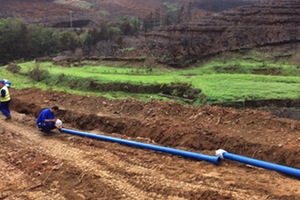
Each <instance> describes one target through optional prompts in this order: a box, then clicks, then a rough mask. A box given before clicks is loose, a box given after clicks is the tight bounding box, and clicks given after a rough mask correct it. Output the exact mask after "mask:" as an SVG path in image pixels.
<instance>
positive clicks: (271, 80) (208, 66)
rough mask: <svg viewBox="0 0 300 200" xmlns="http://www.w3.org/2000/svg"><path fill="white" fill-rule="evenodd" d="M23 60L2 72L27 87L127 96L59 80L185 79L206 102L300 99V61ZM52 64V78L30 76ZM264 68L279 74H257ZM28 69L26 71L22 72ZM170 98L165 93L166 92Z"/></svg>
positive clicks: (134, 81)
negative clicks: (165, 64) (148, 63)
mask: <svg viewBox="0 0 300 200" xmlns="http://www.w3.org/2000/svg"><path fill="white" fill-rule="evenodd" d="M18 65H19V66H21V70H20V73H19V74H12V73H10V72H8V71H7V70H6V68H7V66H4V67H1V68H0V72H1V77H0V78H6V79H9V80H10V81H11V82H12V83H13V85H12V87H13V88H16V89H22V88H29V87H37V88H41V89H44V90H47V89H52V90H60V91H67V92H70V93H77V94H82V95H85V94H89V95H96V96H99V95H101V96H106V97H109V98H126V97H128V96H129V95H130V96H131V95H133V94H126V93H124V92H109V93H108V92H88V91H85V90H83V89H76V88H75V89H74V88H73V89H70V88H69V86H68V85H66V84H63V83H62V84H57V82H58V80H59V77H60V78H61V77H62V76H63V77H64V78H67V79H69V80H83V79H91V80H94V81H96V82H97V83H111V82H119V83H120V82H121V83H131V84H137V85H139V84H143V85H147V84H168V83H172V82H173V83H174V82H184V83H189V84H191V85H192V87H193V88H199V89H201V90H202V93H204V94H205V96H206V103H216V102H228V101H244V100H250V99H251V100H255V99H278V98H289V99H295V98H299V97H300V69H299V66H295V65H291V64H284V63H278V62H275V63H272V62H263V63H261V62H258V61H253V60H247V59H244V60H243V59H239V60H236V59H231V60H226V62H225V61H224V60H223V59H219V60H213V61H210V62H207V63H205V64H202V65H199V66H194V67H191V68H188V69H170V68H153V69H151V70H149V68H143V67H139V68H137V67H111V66H105V65H103V64H102V65H99V66H98V65H96V64H95V63H92V62H85V64H84V65H83V66H81V67H75V66H71V67H62V66H58V65H54V64H52V63H50V62H44V63H39V64H37V63H35V62H33V61H32V62H25V63H18ZM37 67H38V68H39V69H41V70H47V71H48V72H49V74H48V76H47V78H46V79H45V80H43V81H40V82H37V81H34V80H32V79H31V78H29V77H28V76H26V75H25V74H27V73H28V72H30V71H32V70H33V69H35V68H37ZM261 69H263V70H264V71H268V72H269V73H271V74H272V73H273V72H276V73H279V74H276V75H264V74H254V73H253V72H257V70H261ZM21 74H23V75H21ZM149 96H151V97H152V98H157V99H162V97H160V96H158V95H153V94H141V95H139V94H134V97H135V98H138V99H143V100H147V99H149V98H148V97H149ZM164 99H165V98H164Z"/></svg>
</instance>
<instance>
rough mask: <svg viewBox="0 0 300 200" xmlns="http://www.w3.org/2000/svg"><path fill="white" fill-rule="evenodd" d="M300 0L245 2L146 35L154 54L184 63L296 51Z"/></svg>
mask: <svg viewBox="0 0 300 200" xmlns="http://www.w3.org/2000/svg"><path fill="white" fill-rule="evenodd" d="M299 13H300V1H297V0H276V1H265V2H264V1H262V2H260V3H256V4H252V5H245V6H242V7H239V8H236V9H231V10H227V11H224V12H221V13H217V14H212V15H208V16H205V17H203V18H201V20H199V21H197V22H194V23H188V24H178V25H173V26H169V27H166V28H159V29H156V30H153V31H152V32H150V33H148V34H146V40H147V44H148V47H149V49H150V51H151V52H152V53H153V54H154V57H157V58H160V61H161V62H162V63H165V64H168V65H173V66H185V65H188V64H190V63H193V62H196V61H198V60H201V59H204V58H207V57H209V56H214V55H218V54H220V53H223V52H241V53H243V51H246V50H250V49H253V48H262V47H263V48H264V49H263V50H262V51H264V52H271V50H272V48H273V47H276V46H277V47H279V49H280V48H282V50H283V51H280V52H277V53H276V52H273V53H275V54H278V55H279V54H291V55H294V54H297V52H298V51H299V48H300V15H299Z"/></svg>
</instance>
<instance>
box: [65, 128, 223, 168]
mask: <svg viewBox="0 0 300 200" xmlns="http://www.w3.org/2000/svg"><path fill="white" fill-rule="evenodd" d="M60 132H64V133H68V134H73V135H78V136H83V137H89V138H93V139H99V140H104V141H108V142H116V143H120V144H124V145H129V146H134V147H139V148H144V149H151V150H156V151H161V152H165V153H170V154H174V155H179V156H183V157H188V158H192V159H196V160H204V161H207V162H211V163H214V164H219V161H220V158H219V157H218V156H209V155H204V154H199V153H194V152H189V151H184V150H179V149H173V148H169V147H163V146H158V145H152V144H146V143H142V142H135V141H132V140H125V139H119V138H115V137H110V136H104V135H98V134H91V133H86V132H81V131H75V130H70V129H65V128H61V129H60Z"/></svg>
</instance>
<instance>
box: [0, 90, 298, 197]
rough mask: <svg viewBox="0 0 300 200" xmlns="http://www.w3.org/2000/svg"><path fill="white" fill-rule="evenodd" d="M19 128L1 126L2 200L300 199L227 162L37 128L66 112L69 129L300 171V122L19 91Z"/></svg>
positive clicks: (264, 174) (291, 189) (264, 175)
mask: <svg viewBox="0 0 300 200" xmlns="http://www.w3.org/2000/svg"><path fill="white" fill-rule="evenodd" d="M11 93H12V97H13V100H12V104H11V108H12V111H13V112H12V114H13V120H12V121H10V122H6V121H4V120H3V119H1V120H0V121H1V123H0V134H1V138H2V139H1V141H0V143H1V148H0V151H1V153H0V169H1V170H0V179H1V182H0V199H55V200H57V199H247V200H248V199H299V198H300V189H299V188H300V182H299V179H297V178H293V177H290V176H287V175H284V174H280V173H278V172H275V171H269V170H265V169H261V168H256V167H253V166H247V165H245V164H242V163H237V162H233V161H228V160H224V161H223V162H222V163H221V164H220V165H219V166H217V165H214V164H212V163H209V162H205V161H196V160H191V159H187V158H182V157H179V156H175V155H169V154H166V153H159V152H154V151H151V150H145V149H139V148H134V147H129V146H124V145H120V144H117V143H110V142H104V141H100V140H94V139H89V138H83V137H79V136H74V135H68V134H65V133H60V132H58V131H55V134H54V135H53V136H43V135H41V134H40V132H39V131H38V130H37V129H36V127H35V125H34V122H35V119H36V116H37V114H38V112H39V110H40V109H41V108H44V107H48V106H50V105H53V104H57V105H59V106H60V107H61V108H62V110H61V112H60V114H59V117H60V118H61V119H62V120H63V121H64V127H65V128H70V129H74V130H82V131H86V132H90V133H96V134H103V135H110V136H113V137H118V138H124V139H130V140H134V141H140V142H145V143H151V144H156V145H163V146H168V147H173V148H177V149H183V150H188V151H192V152H198V153H203V154H208V155H214V153H215V150H217V149H219V148H222V149H225V150H227V151H229V152H232V153H236V154H241V155H244V156H248V157H253V158H257V159H262V160H265V161H268V162H274V163H277V164H282V165H287V166H291V167H295V168H300V160H299V155H300V151H299V140H300V122H299V121H295V120H288V119H284V118H278V117H275V116H273V115H271V114H269V113H266V112H262V111H256V110H235V109H229V108H222V107H211V106H207V107H203V108H195V107H188V106H182V105H179V104H176V103H166V102H157V101H153V102H148V103H142V102H138V101H135V100H133V99H127V100H108V99H106V98H103V97H82V96H77V95H70V94H66V93H62V92H53V91H48V92H47V93H45V92H43V91H40V90H37V89H27V90H18V91H17V90H13V89H12V90H11Z"/></svg>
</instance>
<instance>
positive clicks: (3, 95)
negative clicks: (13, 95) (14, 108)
mask: <svg viewBox="0 0 300 200" xmlns="http://www.w3.org/2000/svg"><path fill="white" fill-rule="evenodd" d="M9 103H10V95H9V90H8V87H7V86H6V84H5V80H0V111H1V112H2V113H3V115H4V116H5V117H6V119H5V120H10V119H11V115H10V109H9Z"/></svg>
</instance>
